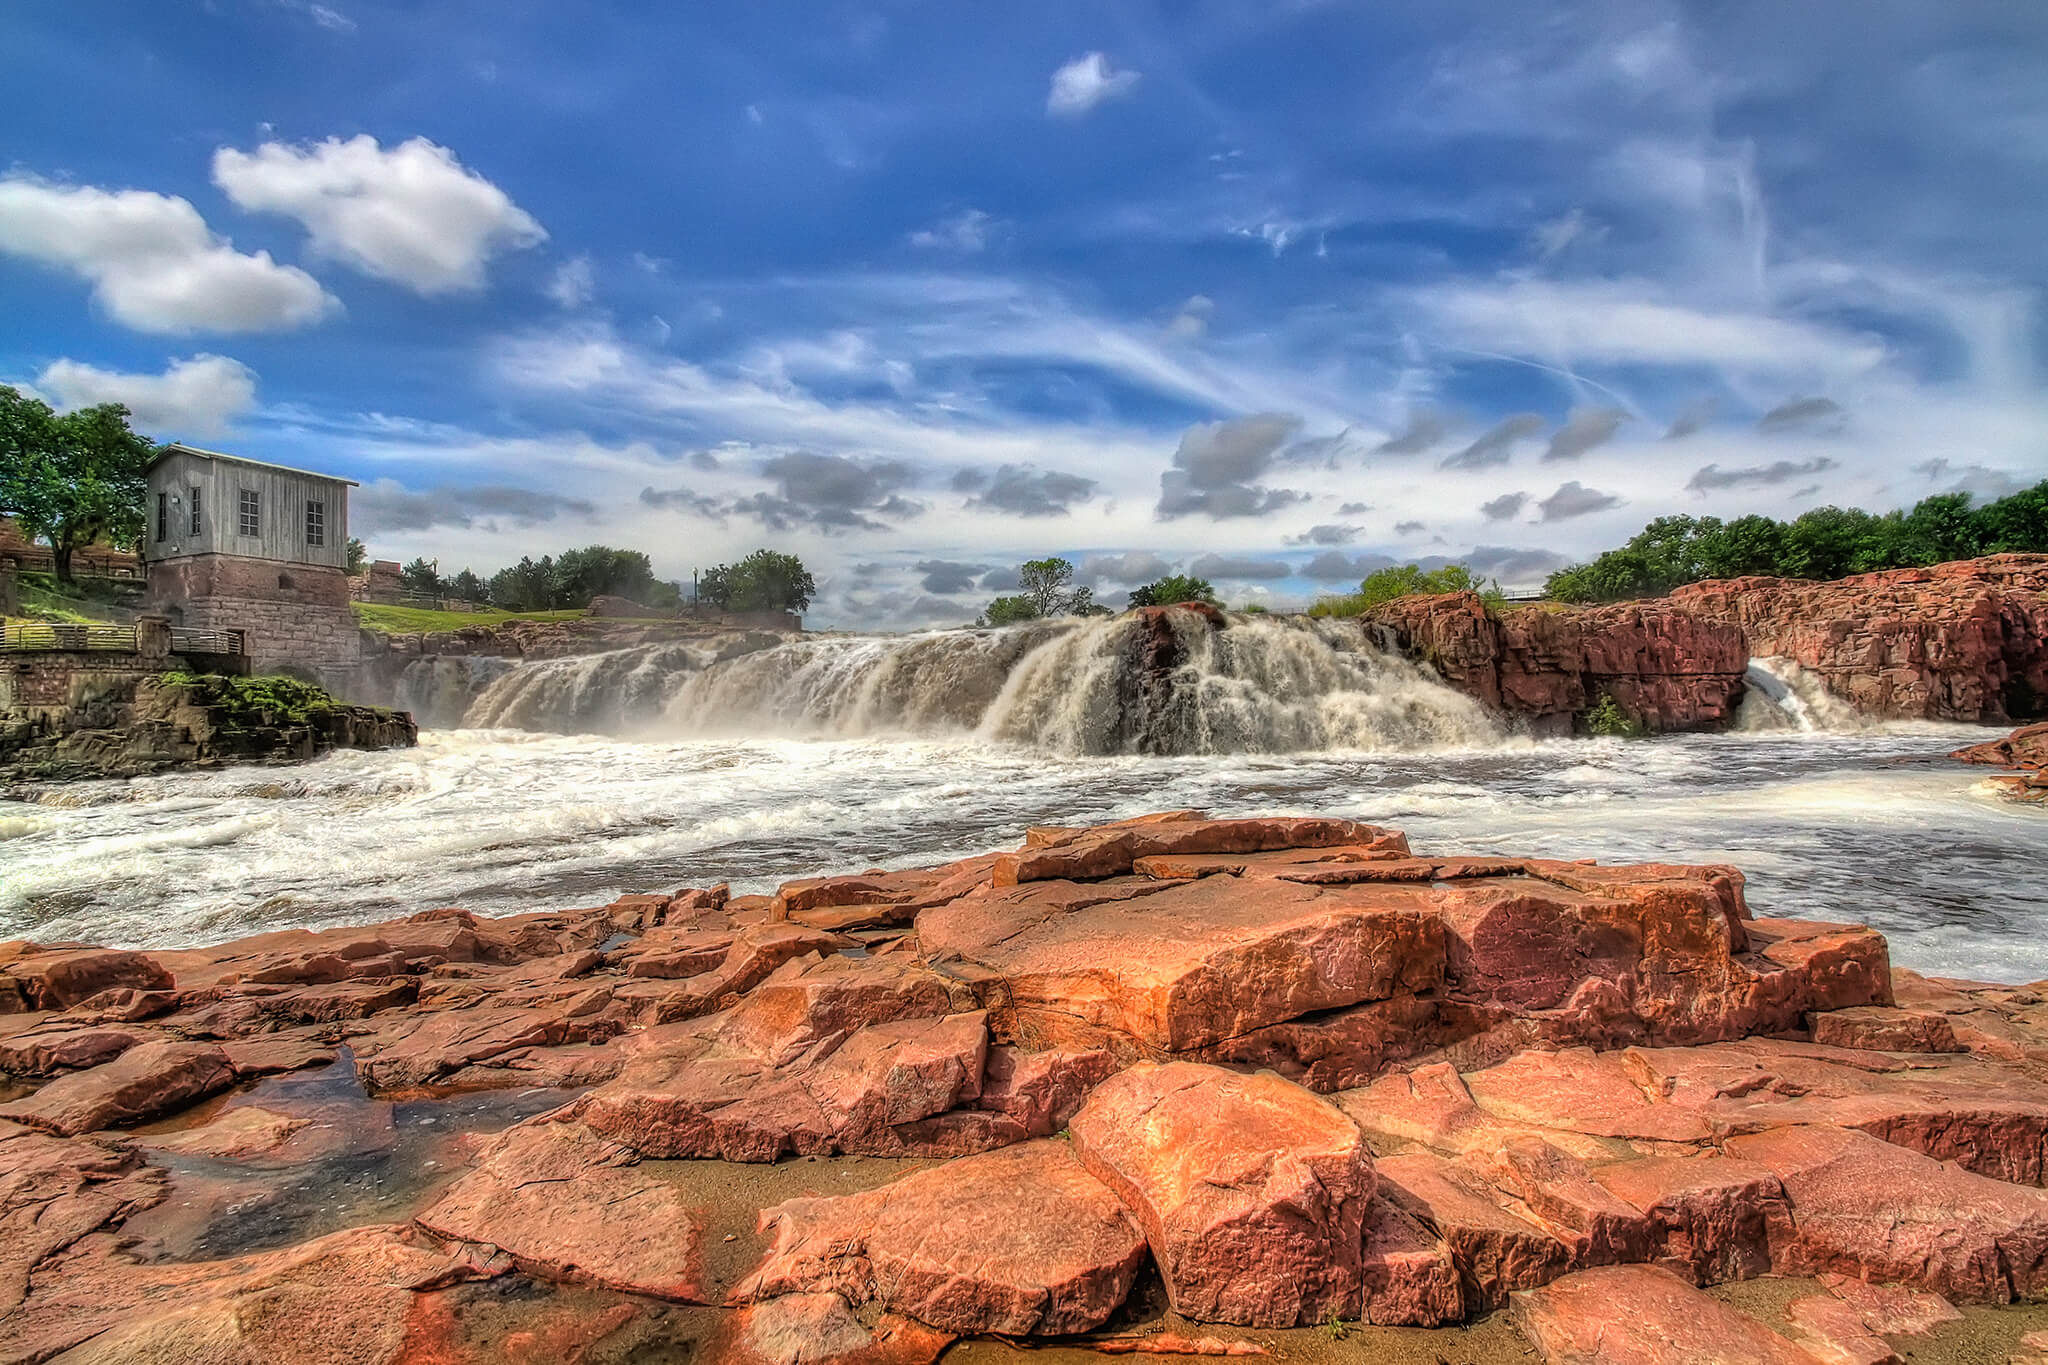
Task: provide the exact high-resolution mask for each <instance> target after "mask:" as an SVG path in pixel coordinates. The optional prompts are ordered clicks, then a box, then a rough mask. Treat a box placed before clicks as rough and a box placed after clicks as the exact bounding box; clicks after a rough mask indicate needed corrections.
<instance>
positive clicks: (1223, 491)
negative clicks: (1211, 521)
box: [1157, 412, 1308, 520]
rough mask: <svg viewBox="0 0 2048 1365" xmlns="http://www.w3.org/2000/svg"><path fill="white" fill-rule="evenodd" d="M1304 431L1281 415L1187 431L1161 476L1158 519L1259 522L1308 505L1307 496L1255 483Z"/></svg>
mask: <svg viewBox="0 0 2048 1365" xmlns="http://www.w3.org/2000/svg"><path fill="white" fill-rule="evenodd" d="M1300 428H1301V419H1300V418H1299V417H1294V416H1291V415H1288V414H1286V413H1277V412H1267V413H1259V414H1257V415H1255V416H1251V417H1234V418H1231V419H1230V420H1228V421H1223V422H1203V423H1200V424H1198V425H1196V426H1192V427H1189V428H1188V429H1187V431H1186V433H1184V434H1183V435H1182V436H1181V438H1180V446H1179V448H1178V449H1176V450H1175V451H1174V453H1173V465H1172V467H1171V468H1169V469H1168V470H1167V471H1166V472H1165V473H1164V474H1162V475H1160V476H1159V506H1158V508H1157V515H1158V517H1159V518H1160V519H1161V520H1170V519H1172V518H1174V517H1184V516H1188V515H1191V514H1193V513H1198V512H1199V513H1203V514H1205V515H1208V516H1211V517H1255V516H1261V515H1263V514H1265V513H1267V512H1271V511H1275V510H1277V509H1279V508H1282V507H1287V506H1290V505H1291V504H1293V503H1297V502H1302V501H1305V500H1306V499H1307V497H1308V494H1306V493H1301V492H1297V491H1295V490H1293V489H1288V488H1267V487H1265V486H1263V485H1262V484H1259V483H1256V482H1254V481H1255V480H1257V479H1258V478H1259V477H1260V476H1261V475H1263V474H1265V473H1266V472H1267V470H1269V469H1271V468H1272V466H1273V464H1274V456H1275V455H1276V454H1277V453H1278V451H1279V449H1280V447H1281V446H1282V445H1284V444H1285V443H1286V442H1287V440H1288V438H1289V437H1291V436H1293V435H1294V433H1295V432H1296V431H1298V430H1300Z"/></svg>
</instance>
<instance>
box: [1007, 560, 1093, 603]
mask: <svg viewBox="0 0 2048 1365" xmlns="http://www.w3.org/2000/svg"><path fill="white" fill-rule="evenodd" d="M1073 582H1074V566H1073V565H1072V564H1070V563H1068V562H1067V561H1066V560H1064V559H1058V558H1054V559H1027V560H1025V561H1024V563H1023V565H1022V566H1021V567H1020V568H1019V569H1018V570H1017V590H1018V592H1019V593H1020V594H1021V595H1022V596H1024V597H1027V598H1029V599H1030V600H1031V609H1032V610H1033V611H1034V612H1036V613H1037V614H1038V615H1039V616H1040V617H1048V616H1065V615H1067V614H1068V613H1069V612H1071V611H1072V610H1073V603H1074V589H1073ZM1093 597H1094V594H1093V593H1090V594H1089V595H1088V598H1089V600H1092V599H1093Z"/></svg>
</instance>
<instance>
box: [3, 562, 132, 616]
mask: <svg viewBox="0 0 2048 1365" xmlns="http://www.w3.org/2000/svg"><path fill="white" fill-rule="evenodd" d="M15 582H16V584H17V586H18V588H19V590H20V597H21V617H20V619H22V620H25V621H42V622H46V623H49V624H52V625H60V626H105V625H126V624H127V623H128V622H130V621H132V620H134V619H135V609H136V608H137V607H138V606H139V605H140V604H141V602H142V582H141V580H139V579H136V580H132V581H131V580H124V579H106V578H81V579H80V580H79V581H78V582H76V583H69V584H64V583H59V582H58V581H57V576H56V575H55V574H51V573H43V572H40V571H36V570H31V571H30V572H28V573H24V574H21V575H19V576H18V577H17V578H16V579H15Z"/></svg>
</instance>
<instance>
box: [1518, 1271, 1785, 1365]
mask: <svg viewBox="0 0 2048 1365" xmlns="http://www.w3.org/2000/svg"><path fill="white" fill-rule="evenodd" d="M1509 1317H1510V1320H1511V1321H1513V1323H1514V1325H1515V1327H1516V1328H1517V1330H1519V1331H1520V1332H1521V1333H1522V1335H1523V1336H1525V1337H1527V1338H1528V1339H1529V1342H1530V1344H1531V1345H1533V1346H1534V1347H1535V1348H1536V1349H1537V1351H1538V1352H1539V1353H1540V1354H1541V1355H1542V1356H1543V1359H1544V1360H1545V1361H1546V1362H1547V1363H1548V1365H1695V1362H1700V1361H1713V1362H1714V1365H1822V1362H1821V1361H1820V1360H1819V1359H1818V1358H1817V1357H1815V1356H1814V1355H1813V1354H1811V1353H1810V1352H1808V1351H1806V1350H1805V1349H1803V1348H1802V1347H1800V1346H1797V1345H1795V1344H1793V1343H1792V1342H1790V1341H1788V1340H1786V1339H1785V1338H1784V1337H1782V1336H1779V1335H1778V1334H1777V1333H1776V1332H1773V1331H1772V1330H1771V1329H1770V1328H1768V1327H1765V1326H1764V1325H1763V1324H1762V1323H1760V1322H1758V1321H1757V1320H1756V1319H1754V1318H1751V1317H1747V1316H1745V1315H1743V1314H1742V1313H1739V1312H1737V1311H1736V1310H1735V1309H1733V1308H1730V1307H1729V1306H1728V1305H1726V1304H1724V1303H1722V1302H1720V1301H1719V1300H1717V1299H1713V1298H1710V1297H1708V1296H1707V1295H1705V1294H1703V1293H1701V1292H1700V1291H1699V1290H1697V1289H1695V1288H1693V1287H1692V1286H1691V1285H1689V1284H1687V1283H1686V1282H1685V1281H1684V1280H1681V1279H1679V1278H1678V1277H1677V1276H1676V1275H1673V1274H1671V1273H1670V1272H1668V1271H1664V1270H1659V1269H1657V1268H1656V1267H1654V1266H1637V1265H1631V1266H1607V1267H1604V1268H1601V1269H1597V1270H1582V1271H1579V1272H1578V1273H1577V1274H1574V1275H1567V1276H1565V1277H1564V1278H1563V1279H1560V1280H1557V1281H1555V1282H1554V1283H1552V1284H1549V1285H1546V1286H1544V1287H1543V1288H1540V1289H1525V1290H1522V1291H1520V1292H1519V1293H1517V1294H1516V1295H1515V1296H1514V1301H1513V1304H1512V1305H1511V1307H1510V1309H1509Z"/></svg>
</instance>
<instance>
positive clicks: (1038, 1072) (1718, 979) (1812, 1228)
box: [0, 812, 2048, 1362]
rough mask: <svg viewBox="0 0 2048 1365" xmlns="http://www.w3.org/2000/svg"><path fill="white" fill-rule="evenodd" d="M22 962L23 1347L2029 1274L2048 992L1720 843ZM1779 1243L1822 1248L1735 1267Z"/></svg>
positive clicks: (9, 1243) (147, 1353)
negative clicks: (1773, 907)
mask: <svg viewBox="0 0 2048 1365" xmlns="http://www.w3.org/2000/svg"><path fill="white" fill-rule="evenodd" d="M0 1001H4V1002H8V1003H6V1004H5V1005H0V1010H4V1011H5V1012H0V1068H4V1070H5V1072H6V1075H5V1077H4V1078H0V1083H4V1084H5V1086H6V1090H5V1091H4V1093H5V1094H6V1095H7V1097H8V1098H7V1099H6V1102H5V1103H4V1104H0V1232H4V1233H5V1236H4V1237H0V1243H4V1246H0V1342H4V1343H5V1346H4V1348H0V1360H42V1359H49V1358H52V1357H55V1356H58V1355H60V1354H61V1355H63V1357H64V1358H65V1359H66V1360H72V1361H82V1360H110V1361H111V1360H135V1359H185V1358H189V1359H223V1360H229V1359H232V1360H252V1361H254V1360H284V1359H308V1360H326V1359H333V1360H350V1361H355V1360H366V1361H380V1360H391V1361H399V1360H479V1361H482V1360H499V1359H508V1358H510V1359H518V1358H533V1359H540V1358H550V1359H553V1358H563V1359H569V1358H584V1359H590V1360H593V1361H596V1360H610V1359H620V1360H623V1359H628V1358H632V1356H633V1353H634V1352H644V1351H650V1350H659V1349H662V1348H664V1347H665V1346H666V1347H674V1348H676V1349H683V1348H684V1344H688V1343H693V1344H694V1345H691V1346H689V1347H688V1349H698V1348H701V1350H702V1351H703V1352H704V1353H705V1354H704V1355H703V1357H702V1358H705V1359H711V1360H735V1361H751V1360H776V1361H820V1362H823V1361H833V1362H854V1361H873V1362H899V1361H900V1362H908V1361H929V1360H933V1359H936V1358H937V1356H938V1355H939V1354H940V1353H941V1352H943V1351H946V1350H948V1349H949V1347H951V1349H954V1350H957V1351H967V1350H968V1346H967V1345H961V1346H952V1343H953V1342H954V1341H955V1339H956V1338H975V1337H1003V1338H1024V1337H1032V1338H1061V1339H1064V1340H1066V1341H1068V1342H1070V1343H1079V1344H1082V1345H1086V1344H1088V1343H1090V1342H1097V1343H1099V1345H1100V1347H1101V1349H1102V1350H1104V1351H1108V1352H1123V1351H1138V1350H1149V1349H1152V1347H1151V1346H1141V1345H1137V1344H1134V1343H1139V1342H1143V1341H1148V1340H1152V1339H1153V1338H1156V1341H1154V1342H1153V1344H1154V1345H1156V1346H1157V1347H1158V1349H1160V1350H1168V1349H1183V1348H1185V1349H1193V1348H1194V1346H1197V1345H1199V1346H1201V1347H1202V1349H1205V1350H1206V1349H1210V1348H1212V1347H1213V1348H1214V1349H1232V1350H1235V1349H1237V1348H1239V1347H1242V1348H1244V1349H1246V1350H1250V1349H1254V1347H1257V1348H1258V1349H1265V1347H1263V1346H1260V1345H1259V1341H1267V1342H1271V1341H1276V1340H1279V1339H1280V1338H1274V1337H1271V1336H1268V1337H1266V1338H1260V1339H1258V1340H1252V1339H1247V1338H1245V1337H1243V1336H1242V1335H1241V1333H1242V1332H1244V1331H1250V1332H1265V1333H1269V1334H1270V1333H1274V1332H1281V1333H1284V1332H1286V1331H1287V1330H1288V1329H1297V1330H1298V1329H1304V1328H1310V1327H1320V1326H1321V1325H1323V1324H1326V1323H1329V1322H1331V1321H1333V1320H1335V1321H1337V1322H1339V1323H1344V1322H1351V1323H1358V1322H1363V1323H1367V1324H1372V1325H1371V1326H1370V1327H1359V1328H1352V1329H1349V1330H1357V1331H1367V1332H1378V1331H1390V1332H1391V1331H1397V1330H1399V1331H1416V1330H1419V1329H1428V1328H1436V1327H1444V1326H1449V1325H1452V1324H1458V1323H1466V1322H1470V1321H1472V1320H1473V1319H1474V1318H1476V1317H1479V1316H1482V1315H1485V1314H1488V1313H1492V1312H1495V1311H1496V1310H1501V1309H1506V1310H1507V1312H1508V1320H1511V1321H1512V1322H1513V1323H1514V1324H1515V1325H1516V1327H1517V1328H1518V1329H1519V1330H1520V1331H1522V1332H1523V1333H1524V1334H1525V1335H1526V1337H1527V1339H1528V1340H1529V1341H1530V1342H1531V1343H1532V1344H1533V1345H1534V1346H1535V1348H1536V1349H1537V1350H1538V1351H1540V1352H1541V1353H1542V1354H1543V1355H1544V1356H1545V1358H1546V1359H1550V1360H1579V1359H1588V1360H1590V1359H1596V1358H1598V1359H1606V1360H1634V1359H1641V1360H1662V1359H1670V1360H1679V1359H1703V1358H1709V1357H1712V1358H1721V1359H1740V1360H1769V1361H1806V1360H1849V1359H1854V1360H1865V1359H1870V1360H1874V1359H1882V1358H1884V1357H1883V1356H1882V1355H1881V1354H1880V1352H1881V1351H1888V1350H1892V1349H1894V1348H1895V1347H1896V1345H1897V1342H1898V1340H1899V1338H1901V1337H1902V1336H1911V1335H1912V1334H1916V1333H1922V1334H1924V1333H1932V1334H1933V1335H1934V1337H1935V1338H1936V1339H1941V1338H1942V1335H1943V1334H1944V1333H1949V1332H1954V1331H1958V1330H1962V1329H1961V1327H1959V1326H1958V1321H1957V1316H1956V1315H1957V1312H1958V1310H1957V1309H1956V1308H1954V1307H1951V1306H1950V1305H1952V1304H1956V1305H1965V1306H1966V1307H1967V1311H1968V1312H1971V1313H1979V1314H1981V1313H1983V1312H1986V1311H1990V1310H1987V1309H1984V1308H1977V1307H1968V1306H1971V1305H1999V1304H2014V1303H2027V1302H2035V1301H2040V1300H2043V1299H2048V1190H2044V1189H2043V1188H2042V1186H2043V1185H2044V1183H2048V1085H2044V1080H2048V1074H2044V1073H2048V992H2043V991H2038V990H2036V989H2034V988H2028V987H2012V986H2002V987H2000V986H1986V985H1979V984H1974V983H1969V982H1959V981H1948V980H1938V979H1929V978H1923V977H1920V976H1917V975H1915V974H1913V973H1910V972H1895V971H1892V970H1891V969H1890V968H1889V965H1888V962H1887V958H1886V952H1885V946H1884V942H1883V940H1882V938H1881V937H1879V936H1878V935H1876V934H1873V933H1871V932H1870V931H1868V930H1867V929H1864V928H1861V927H1860V926H1857V925H1853V924H1821V923H1815V922H1811V921H1790V920H1770V919H1763V918H1757V917H1754V916H1753V915H1752V913H1751V910H1750V908H1749V906H1748V904H1747V902H1746V899H1745V895H1744V886H1743V881H1742V877H1741V875H1740V873H1738V872H1736V871H1735V870H1734V869H1730V868H1722V867H1670V866H1640V867H1603V866H1598V865H1593V864H1583V863H1558V862H1554V861H1546V860H1536V859H1512V858H1494V857H1489V858H1463V857H1457V856H1452V855H1448V854H1444V853H1439V852H1436V851H1433V850H1422V851H1416V850H1411V849H1410V848H1409V846H1408V844H1407V842H1406V840H1405V839H1403V838H1402V837H1401V836H1400V835H1399V834H1398V833H1397V832H1394V831H1391V830H1387V829H1383V828H1380V827H1376V826H1372V825H1365V824H1357V823H1353V822H1349V821H1341V820H1321V819H1302V820H1271V819H1268V820H1208V819H1204V818H1202V817H1200V816H1197V815H1195V814H1193V813H1190V812H1173V813H1168V814H1166V815H1162V816H1153V817H1145V818H1143V819H1140V820H1135V821H1129V822H1124V823H1122V824H1117V825H1109V826H1101V827H1096V828H1092V829H1054V828H1047V829H1038V830H1033V831H1031V832H1030V833H1029V835H1028V837H1027V838H1026V840H1025V843H1024V845H1023V846H1022V847H1021V848H1018V849H1016V850H1014V851H1010V852H1001V853H992V854H988V855H984V856H982V857H978V858H973V859H967V860H963V861H962V862H960V863H955V864H950V865H947V866H944V867H938V868H927V869H908V870H899V871H892V872H886V873H883V872H864V873H856V874H851V875H847V876H839V877H820V878H808V879H806V880H804V881H802V882H793V883H790V884H788V885H786V886H785V887H783V888H782V889H781V891H780V892H779V893H778V894H776V895H773V896H760V897H740V898H734V897H731V896H730V895H728V894H726V893H725V891H724V889H723V888H711V889H684V890H682V891H674V892H663V893H660V894H648V895H639V896H631V897H627V898H624V899H622V900H620V901H618V902H616V903H614V904H612V905H607V906H600V907H591V908H588V909H581V910H566V911H552V912H544V913H534V914H525V915H518V916H512V917H507V918H502V919H495V920H492V919H483V918H479V917H477V916H474V915H470V914H468V913H466V912H463V911H459V910H434V911H428V912H425V913H423V914H419V915H415V916H412V917H410V918H407V919H401V920H395V921H392V922H390V923H387V924H381V925H374V926H366V927H352V928H338V929H331V930H326V931H322V932H318V933H308V932H299V931H293V932H288V933H279V934H268V935H261V936H258V937H256V938H252V939H245V940H241V941H239V942H235V943H229V944H223V945H220V946H218V947H214V948H208V949H199V950H191V951H181V952H163V953H151V954H139V953H128V952H122V951H119V950H109V949H99V948H94V947H90V946H86V945H77V944H61V945H50V946H48V947H41V946H38V945H34V944H23V943H15V944H8V945H4V946H0ZM1768 1274H1775V1275H1797V1276H1819V1277H1823V1278H1822V1279H1821V1280H1820V1282H1819V1283H1818V1284H1817V1285H1814V1286H1813V1287H1811V1288H1809V1289H1808V1290H1807V1291H1806V1292H1804V1294H1803V1296H1801V1297H1800V1298H1799V1299H1798V1300H1797V1301H1796V1302H1793V1303H1790V1304H1789V1306H1787V1307H1786V1308H1785V1311H1784V1312H1783V1313H1782V1314H1780V1315H1778V1316H1776V1317H1772V1318H1771V1320H1770V1321H1768V1322H1766V1321H1763V1320H1761V1319H1759V1318H1756V1317H1754V1316H1752V1315H1750V1314H1748V1313H1746V1312H1745V1311H1743V1310H1742V1309H1740V1308H1738V1307H1734V1306H1731V1305H1730V1304H1729V1303H1728V1302H1725V1301H1723V1300H1722V1299H1720V1298H1717V1297H1715V1295H1716V1294H1717V1293H1719V1292H1720V1291H1721V1290H1722V1289H1724V1288H1725V1287H1726V1286H1729V1285H1732V1284H1740V1283H1742V1282H1744V1281H1748V1280H1752V1279H1754V1278H1755V1277H1758V1276H1763V1275H1768ZM1999 1311H2003V1312H2007V1313H2011V1312H2015V1311H2019V1310H2014V1309H2010V1308H2008V1309H2003V1310H1999ZM1495 1321H1502V1320H1501V1319H1496V1320H1495ZM1977 1322H1979V1320H1978V1319H1971V1320H1970V1323H1972V1324H1974V1323H1977ZM1201 1324H1216V1325H1217V1326H1216V1327H1215V1328H1214V1332H1215V1333H1216V1335H1214V1336H1213V1339H1211V1338H1210V1336H1209V1335H1208V1334H1207V1333H1205V1332H1204V1331H1202V1330H1196V1329H1197V1328H1199V1327H1200V1325H1201ZM1965 1325H1969V1324H1965ZM2036 1325H2038V1324H2036ZM2009 1335H2010V1336H2011V1338H2012V1339H2013V1340H2015V1341H2016V1340H2018V1337H2019V1333H2017V1332H2013V1333H2011V1334H2009ZM1290 1339H1291V1338H1290ZM1204 1343H1206V1344H1204ZM550 1351H552V1352H554V1354H553V1355H548V1354H547V1353H548V1352H550ZM66 1353H68V1354H66ZM578 1353H581V1354H578ZM1452 1354H1455V1353H1454V1352H1453V1353H1452ZM970 1358H978V1357H971V1355H970ZM1422 1358H1425V1359H1426V1358H1427V1357H1426V1356H1425V1357H1422Z"/></svg>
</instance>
